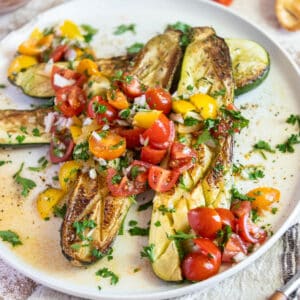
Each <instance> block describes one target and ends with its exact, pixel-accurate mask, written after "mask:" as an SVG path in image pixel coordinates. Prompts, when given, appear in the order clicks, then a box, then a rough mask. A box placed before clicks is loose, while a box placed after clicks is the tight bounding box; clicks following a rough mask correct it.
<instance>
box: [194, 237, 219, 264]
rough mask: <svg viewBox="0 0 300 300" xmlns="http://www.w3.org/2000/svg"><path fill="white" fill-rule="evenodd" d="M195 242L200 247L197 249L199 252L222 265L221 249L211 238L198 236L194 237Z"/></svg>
mask: <svg viewBox="0 0 300 300" xmlns="http://www.w3.org/2000/svg"><path fill="white" fill-rule="evenodd" d="M193 242H194V244H195V245H196V246H197V248H198V249H196V250H195V251H196V252H199V253H201V254H203V255H205V256H207V257H208V258H210V259H212V260H214V262H215V264H216V265H219V266H220V264H221V251H220V249H219V248H218V247H217V246H216V245H215V244H214V243H213V242H212V241H211V240H209V239H206V238H197V239H194V240H193Z"/></svg>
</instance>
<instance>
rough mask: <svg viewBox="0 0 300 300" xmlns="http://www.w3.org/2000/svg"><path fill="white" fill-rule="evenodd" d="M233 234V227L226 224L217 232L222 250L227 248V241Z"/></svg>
mask: <svg viewBox="0 0 300 300" xmlns="http://www.w3.org/2000/svg"><path fill="white" fill-rule="evenodd" d="M231 235H232V229H231V227H230V226H229V225H225V226H224V228H223V229H221V230H219V231H218V232H217V241H218V246H219V247H220V248H221V249H222V250H224V248H225V246H226V244H227V242H228V241H229V239H230V237H231Z"/></svg>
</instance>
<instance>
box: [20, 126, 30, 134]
mask: <svg viewBox="0 0 300 300" xmlns="http://www.w3.org/2000/svg"><path fill="white" fill-rule="evenodd" d="M20 130H21V131H22V132H23V133H25V134H28V132H27V127H25V126H21V127H20Z"/></svg>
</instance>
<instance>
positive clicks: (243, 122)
mask: <svg viewBox="0 0 300 300" xmlns="http://www.w3.org/2000/svg"><path fill="white" fill-rule="evenodd" d="M221 111H222V112H223V114H224V115H225V116H228V117H230V118H231V119H232V121H233V124H232V129H231V130H233V132H234V131H235V130H241V129H243V128H245V127H248V125H249V120H248V119H246V118H245V117H244V116H243V115H242V114H241V112H240V111H237V110H233V109H227V108H225V107H224V106H223V107H221ZM233 132H232V133H233Z"/></svg>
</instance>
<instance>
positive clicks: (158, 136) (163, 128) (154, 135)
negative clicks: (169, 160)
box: [143, 114, 173, 149]
mask: <svg viewBox="0 0 300 300" xmlns="http://www.w3.org/2000/svg"><path fill="white" fill-rule="evenodd" d="M171 122H172V121H169V119H168V118H167V117H166V116H165V115H164V114H160V116H159V118H158V119H157V120H156V121H155V122H154V123H153V124H152V126H151V127H150V128H148V129H147V130H146V131H145V132H144V133H143V138H144V140H146V139H148V140H149V145H150V146H152V147H153V148H156V149H167V148H168V147H169V145H170V138H171V135H172V134H173V132H172V128H171V126H172V125H171ZM172 123H173V122H172Z"/></svg>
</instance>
